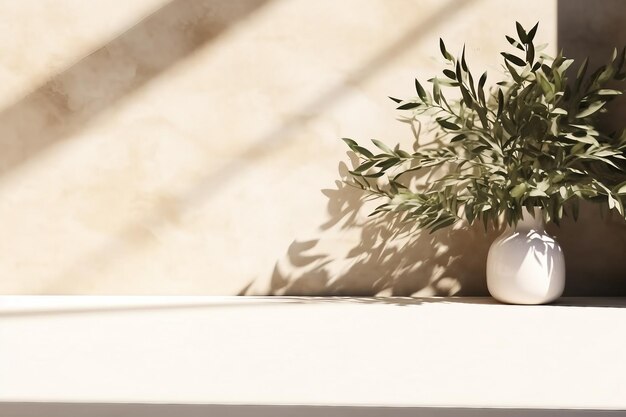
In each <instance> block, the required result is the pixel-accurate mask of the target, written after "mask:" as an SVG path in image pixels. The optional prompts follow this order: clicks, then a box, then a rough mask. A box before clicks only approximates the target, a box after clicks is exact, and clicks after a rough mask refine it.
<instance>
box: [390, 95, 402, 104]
mask: <svg viewBox="0 0 626 417" xmlns="http://www.w3.org/2000/svg"><path fill="white" fill-rule="evenodd" d="M389 98H390V99H392V100H393V101H395V102H396V103H402V100H400V99H399V98H394V97H391V96H389Z"/></svg>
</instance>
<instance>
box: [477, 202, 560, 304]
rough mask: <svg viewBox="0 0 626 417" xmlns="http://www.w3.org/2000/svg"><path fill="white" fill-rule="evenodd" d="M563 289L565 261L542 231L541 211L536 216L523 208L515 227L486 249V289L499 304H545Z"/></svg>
mask: <svg viewBox="0 0 626 417" xmlns="http://www.w3.org/2000/svg"><path fill="white" fill-rule="evenodd" d="M564 287H565V259H564V257H563V251H562V250H561V247H560V246H559V244H558V243H557V242H556V241H555V240H554V238H553V237H552V236H550V235H548V234H547V233H546V231H545V225H544V221H543V218H542V216H541V209H539V208H535V217H534V218H533V216H531V215H530V213H529V212H528V211H527V210H526V209H524V214H523V219H522V220H520V221H519V222H518V223H517V226H516V227H508V228H507V229H506V230H505V231H504V233H502V235H500V236H499V237H498V238H497V239H496V240H495V241H494V242H493V243H492V244H491V247H490V248H489V255H488V256H487V288H488V289H489V293H490V294H491V295H492V296H493V298H495V299H496V300H498V301H501V302H504V303H509V304H545V303H549V302H551V301H554V300H556V299H557V298H559V297H560V296H561V294H562V293H563V288H564Z"/></svg>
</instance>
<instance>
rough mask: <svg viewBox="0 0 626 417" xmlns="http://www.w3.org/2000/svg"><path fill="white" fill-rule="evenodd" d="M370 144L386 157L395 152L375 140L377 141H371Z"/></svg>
mask: <svg viewBox="0 0 626 417" xmlns="http://www.w3.org/2000/svg"><path fill="white" fill-rule="evenodd" d="M372 143H373V144H374V145H376V147H377V148H378V149H380V150H381V151H383V152H385V153H386V154H388V155H394V154H395V152H394V151H393V150H392V149H391V148H390V147H389V146H387V145H385V144H384V143H383V142H381V141H379V140H377V139H372Z"/></svg>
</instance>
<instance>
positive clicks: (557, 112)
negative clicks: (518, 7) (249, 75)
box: [344, 23, 626, 232]
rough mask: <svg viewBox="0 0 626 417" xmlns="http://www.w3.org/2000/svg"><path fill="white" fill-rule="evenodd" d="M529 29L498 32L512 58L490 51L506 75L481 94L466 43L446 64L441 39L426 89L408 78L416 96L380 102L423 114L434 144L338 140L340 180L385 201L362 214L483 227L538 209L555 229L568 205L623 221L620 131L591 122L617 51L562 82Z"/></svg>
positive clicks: (562, 67)
mask: <svg viewBox="0 0 626 417" xmlns="http://www.w3.org/2000/svg"><path fill="white" fill-rule="evenodd" d="M537 27H538V24H536V25H535V26H534V27H533V28H532V29H530V30H529V31H526V30H525V29H524V28H523V27H522V26H521V25H520V24H519V23H517V24H516V28H517V37H516V38H514V37H511V36H506V39H507V41H508V42H509V43H510V45H511V46H512V47H513V48H514V49H515V51H516V52H517V54H513V53H508V52H502V53H501V55H502V57H503V65H504V67H503V68H504V77H505V78H504V79H503V80H501V81H499V82H497V83H496V84H495V85H493V86H492V87H491V88H488V89H487V88H486V87H485V85H486V81H487V73H486V72H485V73H483V74H482V75H481V76H480V77H478V82H477V83H476V82H475V78H474V77H473V75H472V73H471V72H470V69H469V67H468V65H467V62H466V59H465V48H463V52H462V53H461V55H460V57H459V58H456V59H455V58H454V57H453V56H452V55H451V54H450V53H449V52H448V51H447V49H446V47H445V45H444V42H443V40H440V50H441V54H442V55H443V57H444V59H445V61H446V63H447V66H446V68H445V69H444V70H443V74H442V76H439V77H434V78H432V79H430V80H428V81H429V82H430V83H431V84H432V92H431V91H426V90H425V89H424V87H422V85H421V84H420V82H419V81H418V80H415V88H416V91H417V97H415V98H412V99H409V100H400V99H397V98H393V97H390V98H391V99H392V100H393V101H395V102H396V103H398V104H399V107H398V109H399V110H410V111H411V112H412V113H411V116H410V119H413V118H416V119H419V118H422V117H424V116H429V117H430V118H431V121H433V123H431V126H432V128H433V130H434V133H435V138H436V140H435V141H434V143H431V144H429V145H419V144H418V143H417V141H416V144H415V151H413V152H409V151H406V150H403V149H401V148H400V146H398V145H397V146H395V147H394V148H391V147H389V146H387V145H385V144H384V143H383V142H381V141H378V140H373V141H372V142H373V143H374V145H375V146H376V147H377V148H378V149H379V151H378V150H377V151H376V152H372V151H370V150H368V149H367V148H364V147H362V146H360V145H359V144H358V143H357V142H355V141H354V140H352V139H344V141H345V142H346V143H347V144H348V146H349V147H350V149H351V150H352V151H353V152H354V153H356V155H357V156H358V157H359V163H358V166H356V167H355V168H354V169H353V170H351V171H349V172H350V175H349V178H348V179H347V182H348V183H349V184H351V185H354V186H356V187H359V188H361V189H363V190H364V191H366V192H367V193H368V194H370V195H372V196H374V197H381V198H383V199H385V202H384V204H382V205H380V206H379V207H377V208H376V209H375V210H374V212H373V213H372V215H374V214H379V213H387V212H392V213H394V214H395V215H397V216H400V217H399V218H400V220H402V221H406V222H410V223H411V224H412V225H414V226H416V227H417V228H426V229H429V230H431V232H432V231H434V230H437V229H439V228H442V227H446V226H450V225H452V224H454V223H455V222H457V221H459V220H461V219H465V220H467V222H469V223H470V224H472V223H473V222H475V221H478V220H482V222H483V223H484V225H485V228H487V227H488V224H489V223H492V224H494V225H495V226H496V227H497V226H498V225H499V224H500V223H501V222H502V221H504V222H506V223H507V224H509V225H512V224H516V223H517V222H518V221H519V220H520V219H521V217H522V212H523V208H524V207H526V208H528V209H529V211H530V212H531V213H533V212H534V210H531V209H532V208H533V207H541V208H543V210H542V213H543V216H544V218H545V220H546V221H548V222H549V221H552V222H555V223H557V224H558V223H559V221H560V220H561V219H562V218H563V217H564V216H565V215H568V214H569V213H571V215H572V216H573V217H574V218H575V219H576V218H577V216H578V210H579V200H592V201H596V202H601V203H603V204H607V205H608V208H609V209H614V210H617V211H618V212H619V213H620V214H621V215H622V216H624V204H623V202H622V199H621V197H620V196H621V195H624V194H626V182H624V179H626V175H624V172H623V164H624V162H623V161H624V160H626V157H625V156H624V150H625V149H626V134H624V133H623V132H622V133H621V134H616V133H612V134H604V133H602V132H600V131H599V129H598V128H597V124H598V123H597V118H598V115H600V114H601V113H603V112H606V103H607V102H609V101H611V100H612V99H614V98H615V97H617V96H618V95H620V94H622V91H621V90H619V89H614V88H608V87H607V83H613V84H619V83H620V82H623V80H624V79H625V78H626V75H625V73H624V60H625V54H626V48H625V49H624V50H622V52H621V54H618V53H617V50H615V51H614V52H613V55H612V56H611V58H610V60H609V62H608V64H607V65H604V66H602V67H600V68H598V69H597V70H596V71H594V72H593V73H591V74H589V75H588V71H587V62H588V61H587V60H585V61H584V62H582V64H580V66H579V67H578V69H577V71H576V72H575V73H574V77H573V79H572V81H571V82H570V81H569V80H570V78H572V77H571V74H572V71H573V70H572V69H571V67H572V64H573V63H574V61H573V60H572V59H567V58H565V57H564V56H563V55H562V53H559V54H558V55H557V56H556V57H555V58H551V57H549V56H547V55H546V54H544V53H543V52H541V51H542V50H543V49H544V48H545V45H544V46H535V44H534V38H535V34H536V32H537ZM622 84H623V83H622ZM622 84H620V85H622ZM444 88H448V90H444ZM450 89H452V90H450ZM485 90H487V91H485ZM444 91H445V92H448V91H452V92H453V93H454V92H456V98H450V97H447V96H446V94H444ZM433 119H434V120H433ZM420 170H429V172H430V174H431V175H434V177H435V178H436V179H434V180H432V181H430V182H429V183H427V184H426V185H422V186H418V185H416V184H415V181H411V180H410V179H411V177H412V175H410V173H413V174H415V173H416V172H417V171H420ZM380 177H382V178H380ZM568 212H569V213H568Z"/></svg>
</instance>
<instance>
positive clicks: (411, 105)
mask: <svg viewBox="0 0 626 417" xmlns="http://www.w3.org/2000/svg"><path fill="white" fill-rule="evenodd" d="M421 105H422V104H421V103H405V104H403V105H401V106H398V107H397V110H411V109H414V108H416V107H419V106H421Z"/></svg>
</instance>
